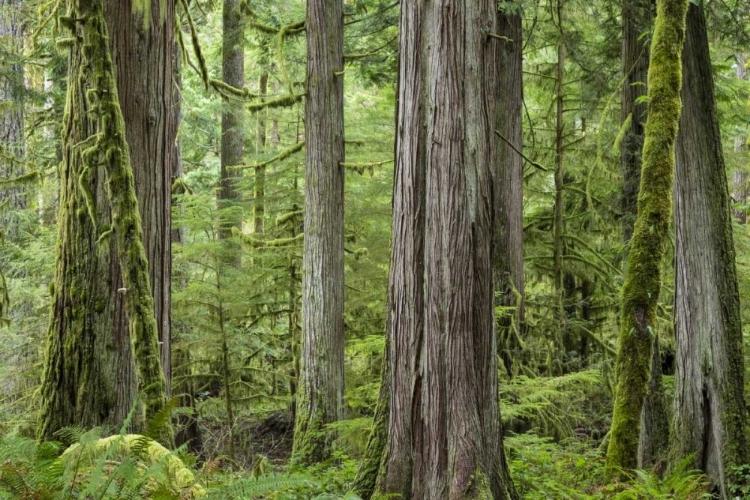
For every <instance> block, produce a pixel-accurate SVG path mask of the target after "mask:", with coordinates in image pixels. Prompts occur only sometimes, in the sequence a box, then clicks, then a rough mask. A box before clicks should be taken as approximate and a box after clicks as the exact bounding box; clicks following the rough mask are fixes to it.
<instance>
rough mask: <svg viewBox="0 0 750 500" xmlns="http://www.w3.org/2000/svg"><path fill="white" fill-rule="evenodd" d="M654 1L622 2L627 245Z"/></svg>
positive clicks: (634, 199)
mask: <svg viewBox="0 0 750 500" xmlns="http://www.w3.org/2000/svg"><path fill="white" fill-rule="evenodd" d="M651 8H652V7H651V0H623V1H622V64H623V67H622V72H623V75H624V76H625V79H624V82H623V85H622V92H621V100H620V121H621V123H622V124H623V126H626V125H627V126H626V131H625V135H624V137H623V139H622V143H621V145H620V170H621V172H622V199H621V203H620V210H621V211H622V239H623V241H624V242H625V244H626V247H627V244H628V243H629V242H630V238H631V237H632V236H633V224H634V223H635V216H636V210H637V208H638V187H639V185H640V182H641V164H642V163H641V151H642V149H643V134H644V126H645V124H646V111H647V106H646V102H640V103H638V102H637V101H638V99H643V98H644V97H645V96H646V92H647V87H646V82H647V79H648V59H649V51H648V37H643V34H644V33H646V32H648V31H649V28H650V25H651Z"/></svg>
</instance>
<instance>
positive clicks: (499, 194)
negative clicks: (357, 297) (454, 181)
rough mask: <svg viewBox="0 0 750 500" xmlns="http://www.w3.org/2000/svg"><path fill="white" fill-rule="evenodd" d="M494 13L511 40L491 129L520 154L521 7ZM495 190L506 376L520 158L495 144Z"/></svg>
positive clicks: (519, 287) (516, 314) (511, 343)
mask: <svg viewBox="0 0 750 500" xmlns="http://www.w3.org/2000/svg"><path fill="white" fill-rule="evenodd" d="M506 9H507V10H502V9H501V10H499V11H498V34H499V35H500V36H504V37H507V38H508V39H509V40H510V41H502V42H501V43H500V44H499V46H498V50H497V53H498V68H500V70H499V72H498V84H497V89H498V93H497V111H496V113H495V115H496V117H497V118H496V120H495V125H496V127H497V130H498V132H499V133H500V134H502V136H503V137H504V138H505V139H506V140H508V141H509V142H510V143H511V144H512V145H513V146H514V147H515V149H517V150H518V151H522V150H523V120H522V114H521V113H522V105H523V39H522V37H523V30H522V25H521V21H522V19H521V12H520V5H519V4H516V3H513V4H509V6H507V7H506ZM497 154H498V158H497V167H496V168H497V173H496V176H497V182H496V183H495V184H494V185H495V191H496V192H495V200H496V202H495V203H496V210H497V215H496V223H497V236H496V238H497V239H496V248H497V253H496V255H497V258H496V259H495V287H496V289H497V291H498V292H499V293H500V297H499V298H498V302H499V305H500V306H503V307H515V308H516V309H515V311H513V312H509V313H508V314H507V315H506V316H504V317H502V318H500V322H499V324H500V331H499V334H500V335H499V338H500V346H499V347H500V356H501V358H502V360H503V364H504V365H505V370H506V371H507V373H508V376H511V377H512V376H513V357H514V354H516V353H517V352H518V350H519V348H520V341H519V338H520V337H522V336H523V321H524V276H523V158H522V157H521V154H520V153H518V152H517V151H515V150H514V148H513V147H511V146H510V145H509V144H507V143H506V142H505V140H502V139H501V140H499V142H498V152H497Z"/></svg>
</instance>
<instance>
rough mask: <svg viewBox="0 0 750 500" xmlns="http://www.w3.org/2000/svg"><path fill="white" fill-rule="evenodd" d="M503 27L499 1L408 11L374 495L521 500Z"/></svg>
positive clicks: (408, 7)
mask: <svg viewBox="0 0 750 500" xmlns="http://www.w3.org/2000/svg"><path fill="white" fill-rule="evenodd" d="M496 23H497V14H496V6H495V4H494V2H491V1H484V0H483V1H480V2H468V1H459V2H455V1H454V2H450V1H447V0H440V1H436V2H431V3H424V2H419V1H416V0H408V1H405V2H403V3H402V10H401V25H400V33H401V48H400V59H399V61H400V62H399V65H400V71H399V90H398V125H397V132H396V141H397V144H396V164H395V177H394V202H393V209H394V215H393V241H392V254H391V274H390V278H389V305H388V344H387V346H388V347H387V349H388V350H387V359H388V361H387V362H388V363H389V365H388V367H387V368H386V370H385V377H384V383H388V382H389V381H390V400H389V404H388V406H387V409H388V421H387V422H388V423H387V425H386V426H385V428H386V430H387V436H386V439H385V441H386V442H385V445H384V452H383V457H382V461H381V464H380V470H379V473H378V478H377V481H376V485H375V493H374V496H373V498H380V497H384V496H387V495H401V496H402V497H403V498H406V499H408V498H412V499H431V500H432V499H435V500H440V499H449V498H450V499H463V498H494V499H506V498H516V494H515V490H514V488H513V484H512V482H511V481H510V478H509V474H508V469H507V464H506V461H505V455H504V450H503V443H502V434H501V432H500V418H499V408H498V394H497V390H498V386H497V360H496V359H497V358H496V352H497V351H496V339H495V329H494V315H493V308H494V307H493V304H494V297H493V295H494V287H493V279H492V269H493V264H494V259H495V255H494V253H493V251H494V250H495V248H494V245H493V238H494V234H493V228H494V227H495V226H494V224H495V216H496V212H495V205H494V203H495V200H494V196H493V195H494V191H493V190H494V189H495V188H494V187H493V183H494V182H498V180H497V179H496V177H495V175H494V169H495V165H496V161H497V159H498V158H497V151H496V141H495V139H494V138H493V135H494V126H495V109H496V108H495V106H496V92H497V89H496V85H497V76H496V66H497V57H498V56H497V53H496V50H498V49H497V44H498V43H499V42H498V41H497V40H496V39H493V38H492V37H490V36H489V34H491V33H492V34H494V33H497V24H496ZM376 432H379V430H378V428H377V427H376Z"/></svg>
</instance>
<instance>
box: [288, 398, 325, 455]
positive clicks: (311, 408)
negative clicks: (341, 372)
mask: <svg viewBox="0 0 750 500" xmlns="http://www.w3.org/2000/svg"><path fill="white" fill-rule="evenodd" d="M309 397H310V393H309V391H306V390H301V391H299V392H297V414H296V416H295V422H294V444H293V447H292V463H293V464H294V465H295V466H304V465H312V464H316V463H320V462H324V461H326V460H328V459H329V458H330V457H331V439H330V434H329V433H328V432H327V430H326V429H325V424H326V422H327V421H328V419H327V418H326V415H324V414H323V411H322V408H323V404H322V402H320V401H316V402H315V404H311V403H312V402H311V401H310V399H309Z"/></svg>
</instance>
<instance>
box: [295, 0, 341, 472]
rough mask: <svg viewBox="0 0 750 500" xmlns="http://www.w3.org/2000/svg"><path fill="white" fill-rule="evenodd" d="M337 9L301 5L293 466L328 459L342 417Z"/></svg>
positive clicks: (335, 2)
mask: <svg viewBox="0 0 750 500" xmlns="http://www.w3.org/2000/svg"><path fill="white" fill-rule="evenodd" d="M343 9H344V5H343V1H342V0H308V2H307V17H306V21H305V28H306V29H305V31H306V33H307V100H306V105H305V154H306V158H305V223H304V229H305V243H304V257H303V281H302V304H303V307H302V345H301V359H300V361H301V363H300V380H299V388H298V392H297V395H296V403H297V411H296V422H295V431H294V450H293V456H294V458H295V460H297V461H299V462H302V463H313V462H319V461H321V460H324V459H326V458H328V456H329V453H330V447H329V444H330V443H329V437H328V436H327V435H326V430H325V429H324V426H325V425H326V424H328V423H331V422H335V421H337V420H341V419H342V418H343V416H344V401H343V400H344V167H343V166H342V163H343V162H344V75H343V70H344V17H343V16H344V11H343Z"/></svg>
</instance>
